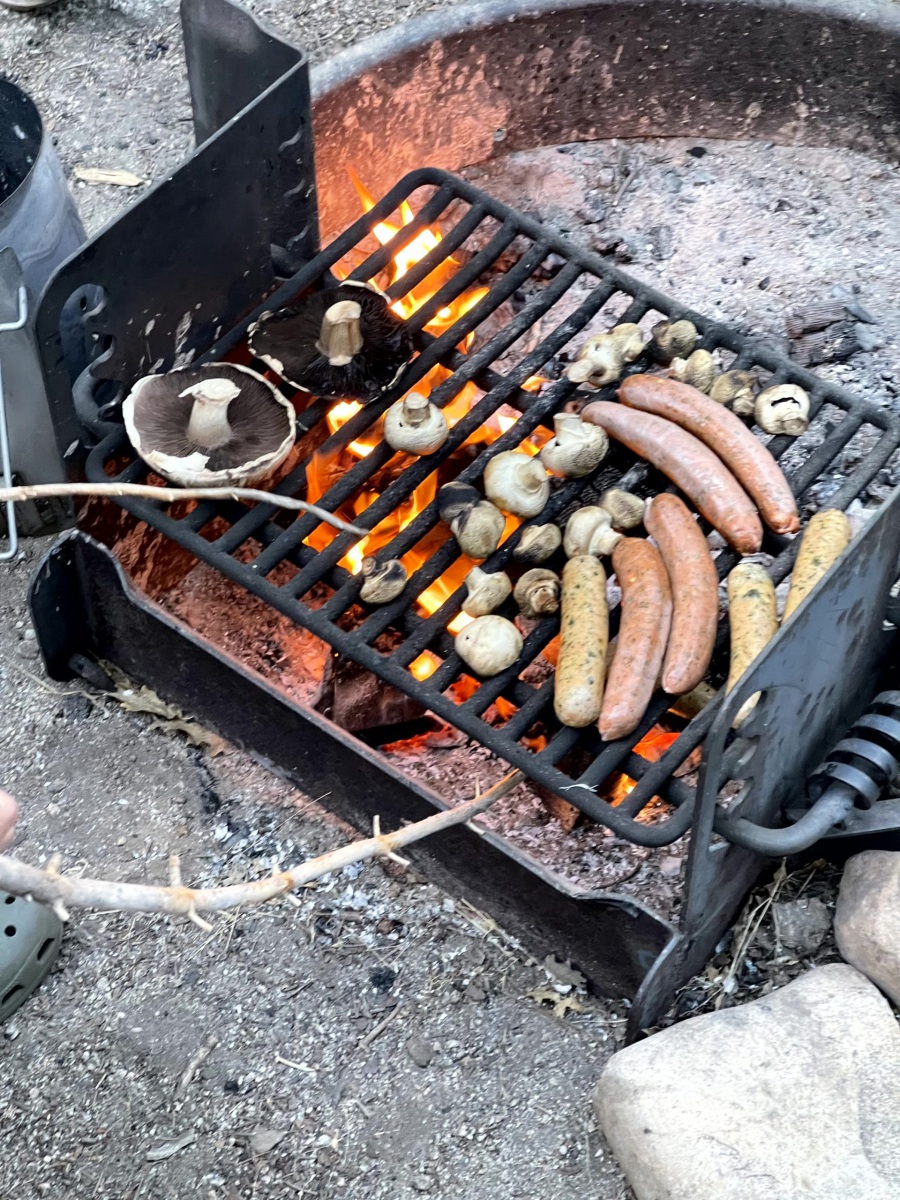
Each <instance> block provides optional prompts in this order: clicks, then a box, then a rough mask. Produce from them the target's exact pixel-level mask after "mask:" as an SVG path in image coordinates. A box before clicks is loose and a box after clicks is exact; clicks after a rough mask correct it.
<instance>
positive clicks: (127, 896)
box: [0, 771, 524, 925]
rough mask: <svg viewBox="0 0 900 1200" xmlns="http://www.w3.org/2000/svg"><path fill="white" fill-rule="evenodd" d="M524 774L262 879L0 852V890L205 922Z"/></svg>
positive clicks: (479, 803) (484, 802)
mask: <svg viewBox="0 0 900 1200" xmlns="http://www.w3.org/2000/svg"><path fill="white" fill-rule="evenodd" d="M523 779H524V776H523V774H522V772H521V771H511V772H510V774H509V775H505V776H504V777H503V779H501V780H500V781H499V783H495V784H494V786H493V787H492V788H490V789H489V790H488V791H486V792H485V793H484V795H480V794H476V795H475V797H474V798H473V799H472V800H466V801H465V802H464V803H463V804H459V805H457V806H456V808H448V809H446V810H444V811H443V812H439V813H435V814H434V815H433V816H431V817H425V818H424V820H422V821H414V822H413V823H412V824H410V825H404V826H403V827H402V828H401V829H395V830H394V832H393V833H379V832H377V828H378V826H377V822H376V833H375V836H374V837H370V838H366V839H364V840H363V841H359V842H349V843H348V844H347V845H346V846H339V847H338V849H337V850H330V851H329V852H328V853H327V854H320V855H319V856H318V857H317V858H311V859H310V860H309V861H308V862H304V863H300V864H298V865H297V866H296V867H291V868H290V870H288V871H279V872H277V873H276V874H274V875H270V876H269V877H268V878H267V879H257V880H253V881H248V882H247V883H237V884H233V885H232V886H230V887H221V888H190V887H185V886H184V885H183V884H182V883H181V867H180V863H179V861H178V859H177V857H175V858H173V859H172V860H170V863H169V872H170V879H171V880H172V885H171V886H170V887H153V886H150V885H146V884H140V883H114V882H112V881H111V880H104V879H79V878H76V877H75V876H68V875H61V874H60V873H59V870H58V859H57V856H55V855H54V857H53V859H51V862H50V864H49V865H48V867H47V869H46V870H40V868H38V867H31V866H29V865H28V864H27V863H23V862H19V861H18V859H15V858H11V857H10V856H9V855H8V854H0V890H3V891H7V892H11V893H12V894H13V895H14V896H28V897H30V898H31V899H34V900H38V901H39V902H40V903H41V904H47V905H49V906H50V907H51V908H53V909H54V911H55V912H57V913H58V914H59V915H60V916H61V917H62V918H63V919H65V917H66V916H68V912H67V910H68V909H69V908H70V907H71V908H99V909H107V910H108V909H124V910H127V911H129V912H162V913H173V914H180V915H183V916H186V917H190V918H191V920H193V921H195V922H196V923H198V924H201V925H205V924H206V922H201V920H200V918H199V917H198V916H197V914H198V912H220V911H222V910H223V909H226V908H237V907H239V906H241V905H244V904H263V903H265V901H267V900H271V899H273V898H274V897H275V896H282V895H284V893H285V892H291V891H293V890H294V889H295V888H298V887H302V886H303V884H305V883H311V882H312V881H313V880H314V879H319V878H321V876H322V875H327V874H329V873H330V872H331V871H339V870H340V869H341V868H342V867H346V866H349V865H350V864H351V863H358V862H366V861H367V860H369V859H372V858H379V857H381V856H386V857H389V858H393V857H395V856H396V852H397V850H399V849H400V848H401V847H402V846H408V845H410V844H411V843H412V842H418V841H421V840H422V838H426V837H431V835H432V834H435V833H440V832H441V831H442V830H444V829H449V828H451V827H452V826H453V825H461V824H463V823H464V822H466V821H470V820H471V819H472V818H473V817H475V816H477V815H478V814H479V813H482V812H485V811H486V810H487V809H489V808H490V807H491V805H492V804H495V803H496V802H497V801H498V800H499V799H500V798H501V797H502V796H505V795H507V793H509V792H511V791H512V790H513V788H515V787H517V786H518V785H519V784H520V783H521V782H522V780H523Z"/></svg>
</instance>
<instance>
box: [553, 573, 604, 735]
mask: <svg viewBox="0 0 900 1200" xmlns="http://www.w3.org/2000/svg"><path fill="white" fill-rule="evenodd" d="M560 623H561V630H560V647H559V660H558V663H557V667H556V682H555V687H554V695H553V708H554V710H555V712H556V715H557V717H559V719H560V721H562V723H563V725H571V726H572V727H573V728H574V729H583V728H584V727H585V726H586V725H591V724H593V722H594V721H596V720H597V718H598V717H599V715H600V702H601V700H602V699H603V681H604V677H605V675H606V650H607V644H608V641H609V610H608V608H607V604H606V572H605V571H604V570H603V567H602V566H601V565H600V563H599V562H598V561H597V559H596V558H593V557H592V556H591V555H589V554H581V555H578V556H577V557H575V558H570V559H569V561H568V562H567V563H566V565H565V567H564V568H563V573H562V619H561V622H560Z"/></svg>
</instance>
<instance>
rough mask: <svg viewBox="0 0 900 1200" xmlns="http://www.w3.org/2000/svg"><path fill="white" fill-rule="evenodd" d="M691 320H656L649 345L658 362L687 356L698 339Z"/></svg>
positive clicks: (695, 328)
mask: <svg viewBox="0 0 900 1200" xmlns="http://www.w3.org/2000/svg"><path fill="white" fill-rule="evenodd" d="M699 336H700V335H699V334H698V333H697V327H696V325H694V323H693V322H692V321H684V320H682V321H658V322H657V324H656V325H654V326H653V339H652V341H651V346H652V348H653V354H654V357H655V358H656V359H658V361H659V362H663V363H670V362H671V361H672V359H673V358H687V357H688V355H689V354H692V353H693V350H694V347H695V346H696V345H697V341H698V339H699Z"/></svg>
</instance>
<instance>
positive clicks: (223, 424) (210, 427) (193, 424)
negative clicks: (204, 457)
mask: <svg viewBox="0 0 900 1200" xmlns="http://www.w3.org/2000/svg"><path fill="white" fill-rule="evenodd" d="M240 394H241V389H240V388H239V387H235V385H234V384H233V383H232V382H231V381H230V380H228V379H201V380H200V382H199V383H194V384H191V386H190V387H188V388H185V389H184V391H183V392H179V395H181V396H193V397H194V403H193V406H192V408H191V416H190V420H189V421H188V427H187V436H188V440H189V441H191V442H193V443H194V444H195V445H197V446H203V447H204V449H206V450H216V449H217V448H218V447H219V446H224V445H225V443H226V442H230V441H231V439H232V437H233V436H234V431H233V430H232V428H231V426H230V425H229V424H228V406H229V404H231V401H232V400H234V398H235V397H236V396H239V395H240Z"/></svg>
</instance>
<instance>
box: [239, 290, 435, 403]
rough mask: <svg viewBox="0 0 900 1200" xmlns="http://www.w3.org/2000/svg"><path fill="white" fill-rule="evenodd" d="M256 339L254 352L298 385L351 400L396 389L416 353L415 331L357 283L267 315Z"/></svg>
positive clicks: (254, 329) (253, 333)
mask: <svg viewBox="0 0 900 1200" xmlns="http://www.w3.org/2000/svg"><path fill="white" fill-rule="evenodd" d="M249 339H250V349H251V350H252V351H253V353H254V354H255V355H256V356H257V357H258V358H260V359H262V361H263V362H264V363H266V364H267V365H268V366H270V367H271V368H272V369H273V370H274V371H276V372H277V373H278V374H279V375H280V376H281V378H282V379H284V380H286V381H287V382H288V383H291V384H293V385H294V387H298V388H303V389H304V391H307V392H312V393H313V395H315V396H334V397H340V398H343V399H352V400H363V401H365V400H373V399H374V398H375V397H376V396H378V395H379V394H380V393H381V392H383V391H385V389H386V388H389V387H390V386H391V384H393V383H395V382H396V380H397V378H398V376H399V375H400V372H401V371H402V370H403V368H404V367H405V366H406V364H407V363H408V362H409V360H410V358H411V357H412V354H413V342H412V334H411V333H410V331H409V329H408V328H407V326H406V324H405V323H404V322H403V321H402V320H401V319H400V318H399V317H398V316H396V315H395V314H394V313H393V312H392V311H391V307H390V303H389V301H388V298H387V296H385V295H384V293H383V292H381V291H379V290H378V288H376V287H375V286H374V284H371V283H355V282H351V281H347V282H345V283H342V284H341V285H340V287H337V288H327V289H326V290H324V291H320V292H313V293H312V294H311V295H309V296H307V297H305V298H304V299H303V300H301V301H299V302H298V303H297V304H296V305H294V306H290V307H287V308H282V309H280V310H279V311H278V312H274V313H264V314H263V315H262V317H260V319H259V320H258V321H257V322H256V324H255V325H251V327H250V330H249Z"/></svg>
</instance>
